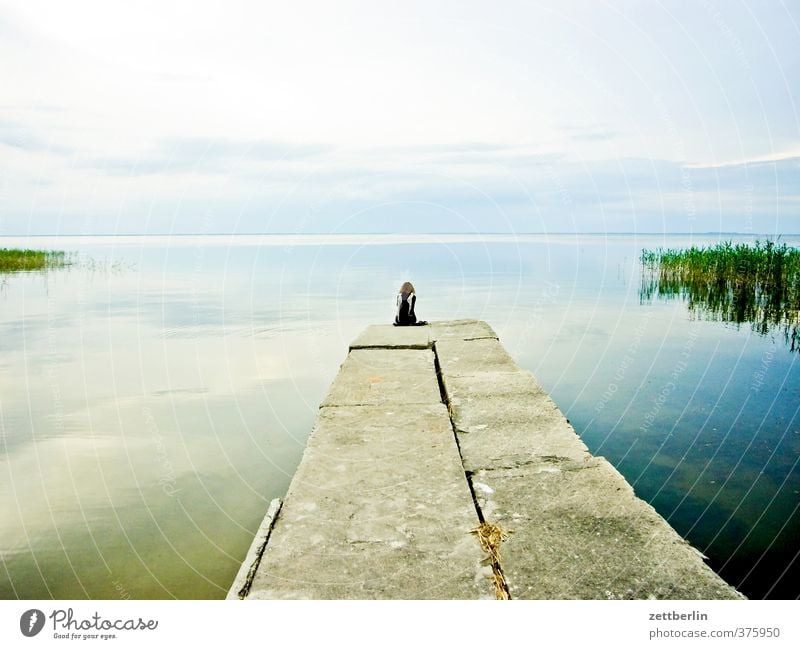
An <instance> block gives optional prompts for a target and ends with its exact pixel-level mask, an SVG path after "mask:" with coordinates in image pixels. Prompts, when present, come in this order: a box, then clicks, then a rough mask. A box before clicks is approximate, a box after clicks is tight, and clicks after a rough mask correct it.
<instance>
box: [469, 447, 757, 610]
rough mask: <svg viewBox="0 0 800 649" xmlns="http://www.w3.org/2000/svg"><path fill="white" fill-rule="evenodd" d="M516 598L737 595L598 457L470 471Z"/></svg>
mask: <svg viewBox="0 0 800 649" xmlns="http://www.w3.org/2000/svg"><path fill="white" fill-rule="evenodd" d="M472 480H473V485H474V488H475V493H476V497H477V500H478V504H479V506H480V508H481V510H482V511H483V512H484V516H486V517H487V518H489V519H490V520H492V521H493V522H496V523H498V524H499V525H500V526H501V527H503V528H504V529H506V530H510V532H511V533H510V534H509V538H508V540H507V541H506V542H505V543H503V546H502V549H501V562H502V567H503V572H504V575H505V577H506V581H507V583H508V586H509V590H510V592H511V596H512V598H516V599H743V598H742V596H741V595H740V594H739V593H738V592H736V590H735V589H733V588H732V587H730V586H729V585H728V584H726V583H725V582H724V581H723V580H722V579H721V578H720V577H719V576H718V575H716V574H715V573H714V572H713V571H712V570H711V569H710V568H709V567H708V566H706V565H705V563H703V560H702V558H701V556H700V554H699V553H698V552H697V551H696V550H695V549H693V548H692V547H691V546H690V545H689V544H688V543H686V541H684V540H683V539H682V538H681V537H680V536H679V535H678V534H677V533H676V532H675V531H674V530H673V529H672V528H671V527H670V526H669V524H668V523H667V522H666V521H665V520H664V519H663V518H662V517H661V516H660V515H659V514H658V513H657V512H656V511H655V510H654V509H653V508H652V507H651V506H650V505H648V504H647V503H645V502H644V501H643V500H641V499H639V498H637V497H636V496H635V495H634V492H633V489H632V488H631V487H630V485H629V484H628V483H627V482H626V481H625V479H624V478H623V477H622V476H621V475H620V474H619V473H618V472H617V471H616V470H615V469H614V467H612V466H611V465H610V464H609V463H608V462H606V461H605V460H604V459H602V458H590V459H588V460H586V461H585V462H572V461H553V462H542V463H538V464H530V465H526V466H524V467H519V468H515V469H498V470H488V471H478V472H477V473H475V474H474V475H473V477H472Z"/></svg>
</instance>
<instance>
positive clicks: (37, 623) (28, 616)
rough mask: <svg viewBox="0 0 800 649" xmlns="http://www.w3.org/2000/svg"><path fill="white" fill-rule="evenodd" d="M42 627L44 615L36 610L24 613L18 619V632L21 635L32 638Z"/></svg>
mask: <svg viewBox="0 0 800 649" xmlns="http://www.w3.org/2000/svg"><path fill="white" fill-rule="evenodd" d="M43 627H44V613H42V612H41V611H40V610H39V609H38V608H32V609H30V610H28V611H25V612H24V613H23V614H22V615H21V616H20V618H19V630H20V631H22V635H24V636H27V637H28V638H32V637H33V636H35V635H36V634H37V633H39V631H41V630H42V628H43Z"/></svg>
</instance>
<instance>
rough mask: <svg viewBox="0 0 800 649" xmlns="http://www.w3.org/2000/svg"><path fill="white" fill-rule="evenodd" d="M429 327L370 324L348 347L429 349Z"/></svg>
mask: <svg viewBox="0 0 800 649" xmlns="http://www.w3.org/2000/svg"><path fill="white" fill-rule="evenodd" d="M430 331H431V328H430V327H426V326H420V327H395V326H394V325H390V324H389V325H370V326H369V327H367V328H366V329H364V331H362V332H361V334H360V335H359V336H358V338H356V339H355V340H354V341H353V342H352V343H351V344H350V349H351V350H352V349H370V348H379V349H398V348H400V349H403V348H407V349H430V346H431V338H430Z"/></svg>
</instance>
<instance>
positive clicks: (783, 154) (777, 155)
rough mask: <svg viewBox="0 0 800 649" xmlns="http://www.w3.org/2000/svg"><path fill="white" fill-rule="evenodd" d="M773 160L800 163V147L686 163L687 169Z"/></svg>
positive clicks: (737, 165) (756, 163) (741, 164)
mask: <svg viewBox="0 0 800 649" xmlns="http://www.w3.org/2000/svg"><path fill="white" fill-rule="evenodd" d="M771 162H794V163H795V164H800V148H797V149H793V150H790V151H775V152H773V153H765V154H763V155H757V156H751V157H749V158H740V159H737V160H724V161H722V162H693V163H690V164H687V165H686V168H687V169H721V168H723V167H741V166H746V165H760V164H767V163H771Z"/></svg>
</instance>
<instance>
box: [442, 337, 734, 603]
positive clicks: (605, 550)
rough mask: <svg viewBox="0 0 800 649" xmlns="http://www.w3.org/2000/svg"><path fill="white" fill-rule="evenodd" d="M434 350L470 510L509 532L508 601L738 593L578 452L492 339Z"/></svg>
mask: <svg viewBox="0 0 800 649" xmlns="http://www.w3.org/2000/svg"><path fill="white" fill-rule="evenodd" d="M434 348H435V350H436V355H437V364H438V367H439V368H440V371H441V375H442V376H441V380H442V383H443V385H444V389H445V393H446V398H447V400H448V405H449V410H450V414H451V418H452V421H453V425H454V428H455V431H456V435H457V438H458V443H459V447H460V451H461V455H462V460H463V463H464V468H465V471H466V472H467V475H468V476H469V478H470V481H471V485H472V487H473V492H474V494H475V498H476V502H477V504H478V509H479V511H480V513H481V516H482V517H483V518H484V519H485V520H487V521H491V522H492V523H495V524H498V525H500V526H501V527H502V528H503V529H505V530H507V531H510V534H509V536H508V538H507V540H506V541H505V542H504V543H503V544H502V547H501V550H500V553H501V559H500V565H501V568H502V571H503V575H504V576H505V579H506V583H507V586H508V590H509V593H510V594H511V597H512V598H537V599H611V598H614V599H616V598H629V599H630V598H636V599H643V598H667V599H723V598H741V595H740V594H739V593H737V592H736V591H735V590H734V589H733V588H731V587H730V586H729V585H728V584H726V583H725V582H724V581H723V580H722V579H720V577H719V576H717V575H716V574H715V573H714V572H713V571H712V570H711V569H710V568H709V567H708V566H706V565H705V563H704V562H703V560H702V557H701V556H700V554H699V553H698V552H697V551H696V550H694V549H693V548H692V547H691V546H690V545H689V544H688V543H686V542H685V541H684V540H683V539H682V538H681V537H680V536H679V535H678V534H677V533H676V532H675V531H674V530H673V529H672V528H671V527H670V526H669V524H668V523H667V522H666V521H665V520H664V519H663V518H662V517H661V516H660V515H659V514H658V513H656V511H655V510H654V509H653V508H652V507H651V506H650V505H648V504H647V503H645V502H644V501H643V500H641V499H639V498H637V497H636V495H635V494H634V492H633V489H632V488H631V487H630V485H629V484H628V483H627V482H626V481H625V479H624V478H623V477H622V476H621V475H620V474H619V473H618V472H617V471H616V469H614V467H613V466H611V465H610V464H609V463H608V462H607V461H606V460H605V459H603V458H596V457H592V456H591V455H590V454H589V452H588V449H587V448H586V446H585V445H584V444H583V442H581V440H580V438H579V437H578V436H577V434H576V433H575V431H574V429H573V428H572V426H571V425H570V424H569V422H568V421H567V420H566V418H565V417H564V416H563V414H562V413H561V412H560V410H559V409H558V407H557V406H556V405H555V403H553V401H552V399H550V397H549V396H548V395H547V393H546V392H545V391H544V390H542V389H541V387H540V386H539V385H538V384H537V383H536V381H535V379H534V378H533V377H532V376H531V375H530V374H528V373H527V372H522V371H520V370H519V368H518V367H517V366H516V364H515V363H514V362H513V360H511V359H510V358H509V357H508V354H506V353H505V350H503V349H502V347H501V346H500V343H499V342H498V341H493V340H460V341H438V340H437V341H436V342H435V343H434Z"/></svg>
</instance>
